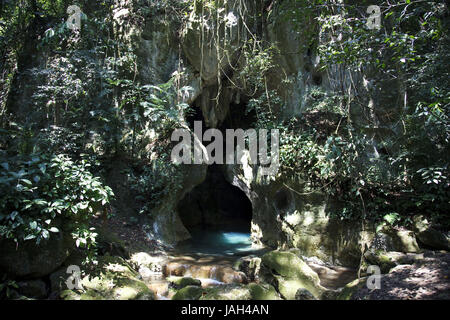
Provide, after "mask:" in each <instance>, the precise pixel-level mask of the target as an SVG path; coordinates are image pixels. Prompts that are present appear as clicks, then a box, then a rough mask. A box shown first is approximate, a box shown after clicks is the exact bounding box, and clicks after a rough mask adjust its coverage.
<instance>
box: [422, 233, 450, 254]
mask: <svg viewBox="0 0 450 320" xmlns="http://www.w3.org/2000/svg"><path fill="white" fill-rule="evenodd" d="M416 236H417V239H418V240H419V241H420V242H421V243H422V244H424V245H425V246H427V247H429V248H432V249H436V250H447V251H450V237H449V236H448V234H444V233H442V232H440V231H438V230H436V229H434V228H432V227H429V228H428V229H426V230H424V231H421V232H418V233H416Z"/></svg>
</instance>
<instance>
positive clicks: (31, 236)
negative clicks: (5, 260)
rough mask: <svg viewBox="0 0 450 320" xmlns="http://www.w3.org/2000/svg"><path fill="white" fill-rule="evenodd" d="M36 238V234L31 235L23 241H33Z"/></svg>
mask: <svg viewBox="0 0 450 320" xmlns="http://www.w3.org/2000/svg"><path fill="white" fill-rule="evenodd" d="M35 238H36V236H35V235H34V234H29V235H28V236H26V237H25V238H23V240H25V241H27V240H32V239H35Z"/></svg>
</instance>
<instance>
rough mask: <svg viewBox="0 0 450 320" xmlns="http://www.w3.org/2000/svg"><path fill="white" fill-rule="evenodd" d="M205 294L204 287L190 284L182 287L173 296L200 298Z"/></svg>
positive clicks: (174, 298) (179, 298)
mask: <svg viewBox="0 0 450 320" xmlns="http://www.w3.org/2000/svg"><path fill="white" fill-rule="evenodd" d="M202 294H203V289H202V288H201V287H199V286H191V285H188V286H186V287H184V288H183V289H180V290H178V291H177V293H175V295H174V296H173V297H172V300H198V299H200V297H201V296H202Z"/></svg>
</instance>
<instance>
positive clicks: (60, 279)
mask: <svg viewBox="0 0 450 320" xmlns="http://www.w3.org/2000/svg"><path fill="white" fill-rule="evenodd" d="M70 275H71V274H69V273H67V268H65V267H62V268H60V269H58V270H56V271H55V272H53V273H52V274H51V275H50V292H60V291H61V290H65V289H67V285H66V281H67V278H69V277H70Z"/></svg>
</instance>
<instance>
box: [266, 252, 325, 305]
mask: <svg viewBox="0 0 450 320" xmlns="http://www.w3.org/2000/svg"><path fill="white" fill-rule="evenodd" d="M261 268H265V272H264V278H266V279H267V278H269V279H267V280H269V282H270V281H271V280H270V277H272V278H273V280H274V282H275V283H276V284H277V287H278V291H279V292H280V293H281V295H282V296H283V297H284V298H286V299H288V300H294V299H295V295H296V293H297V291H298V289H300V288H303V289H306V290H308V291H309V292H311V293H312V294H313V295H314V297H315V298H320V296H321V295H322V294H323V292H325V291H326V290H327V289H326V288H324V287H322V286H321V285H320V279H319V276H318V275H317V273H316V272H314V271H313V270H312V269H311V268H310V267H309V266H308V265H307V264H306V262H304V261H303V260H302V259H301V258H300V257H298V256H297V255H295V254H294V253H292V252H283V251H271V252H268V253H266V254H265V255H264V256H263V257H262V266H261ZM273 280H272V281H273Z"/></svg>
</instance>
